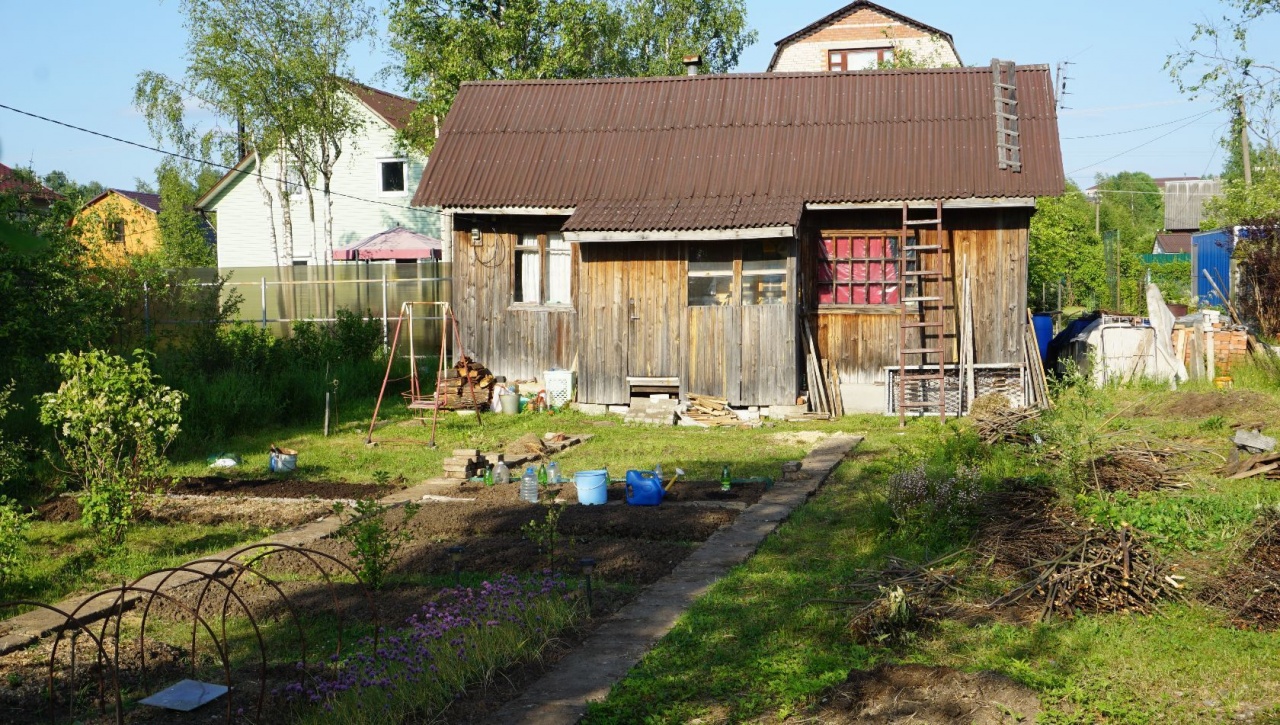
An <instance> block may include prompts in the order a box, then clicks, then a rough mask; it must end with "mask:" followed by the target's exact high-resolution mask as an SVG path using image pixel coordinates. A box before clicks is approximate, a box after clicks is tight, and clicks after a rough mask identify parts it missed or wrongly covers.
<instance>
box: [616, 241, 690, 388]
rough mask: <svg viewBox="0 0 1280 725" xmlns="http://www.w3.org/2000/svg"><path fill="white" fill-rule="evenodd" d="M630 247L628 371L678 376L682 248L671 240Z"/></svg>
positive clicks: (637, 374) (640, 374) (639, 374)
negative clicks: (664, 242) (663, 242)
mask: <svg viewBox="0 0 1280 725" xmlns="http://www.w3.org/2000/svg"><path fill="white" fill-rule="evenodd" d="M625 246H626V247H629V248H630V250H629V251H630V258H631V264H630V265H629V268H628V272H629V274H628V275H627V277H628V280H627V322H628V325H629V328H630V329H629V330H628V332H627V337H628V340H629V341H630V348H629V350H628V354H627V357H628V359H627V374H628V375H630V376H631V377H640V378H678V377H679V376H680V349H681V348H680V315H681V311H682V310H683V309H684V297H683V292H684V287H683V283H684V274H683V272H682V269H683V265H682V264H681V252H682V250H681V249H680V247H679V245H677V244H675V243H670V242H669V243H666V244H661V243H641V244H628V245H625Z"/></svg>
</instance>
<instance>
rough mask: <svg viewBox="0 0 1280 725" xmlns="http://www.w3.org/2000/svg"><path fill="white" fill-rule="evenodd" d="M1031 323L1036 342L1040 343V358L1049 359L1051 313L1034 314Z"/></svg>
mask: <svg viewBox="0 0 1280 725" xmlns="http://www.w3.org/2000/svg"><path fill="white" fill-rule="evenodd" d="M1031 319H1032V321H1033V322H1032V324H1033V326H1034V327H1035V331H1036V342H1037V343H1039V344H1040V360H1041V361H1042V362H1041V364H1043V361H1044V360H1048V359H1049V342H1050V341H1052V340H1053V315H1049V314H1039V315H1034V316H1033V317H1032V318H1031Z"/></svg>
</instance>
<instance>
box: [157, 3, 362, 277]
mask: <svg viewBox="0 0 1280 725" xmlns="http://www.w3.org/2000/svg"><path fill="white" fill-rule="evenodd" d="M181 5H182V13H183V17H184V22H183V26H184V28H185V29H186V32H187V45H186V50H187V67H186V70H185V72H184V74H183V75H182V76H181V77H178V78H175V77H170V76H167V75H165V74H162V73H158V72H155V71H144V72H143V73H141V74H139V76H138V81H137V84H136V86H135V89H134V104H135V105H136V106H137V107H138V108H139V110H141V111H142V113H143V114H144V116H145V117H146V119H147V123H148V126H149V128H150V129H151V132H152V135H153V136H155V137H156V139H157V140H159V141H161V142H162V143H165V142H168V143H170V144H172V145H174V146H175V147H176V148H178V149H179V150H181V151H182V152H183V153H185V154H188V155H195V156H199V157H200V158H206V159H209V158H213V159H219V160H221V161H223V162H224V163H230V162H231V161H232V160H233V159H235V157H236V155H237V153H236V152H237V150H238V148H239V147H241V146H243V149H244V151H245V154H246V156H248V157H250V158H251V159H252V165H253V171H252V173H253V176H254V182H255V183H256V185H257V187H258V189H259V191H260V192H261V193H262V197H263V204H264V206H265V207H266V209H267V214H268V218H269V222H270V224H269V226H270V239H271V246H272V251H273V254H274V256H275V258H276V263H277V264H281V265H287V264H289V263H290V262H291V261H292V259H293V254H294V235H293V217H292V206H291V203H290V202H291V200H292V199H294V198H295V196H296V195H297V194H298V193H299V190H298V186H301V187H302V191H303V192H304V193H306V194H307V195H308V208H309V210H313V209H314V204H313V203H312V202H311V200H310V198H309V195H310V188H311V187H310V184H309V183H299V182H302V181H309V180H310V178H312V176H311V175H312V174H320V177H321V179H322V189H323V190H324V194H325V204H324V210H325V229H326V235H325V242H326V247H328V248H330V249H331V248H332V231H331V230H332V216H331V215H332V207H331V203H330V197H329V189H330V186H331V184H330V181H331V176H332V172H333V168H334V163H335V162H336V160H337V157H338V156H340V155H341V151H340V149H341V146H342V144H344V143H345V142H347V141H348V136H349V135H350V131H351V130H352V129H353V128H354V126H355V124H356V123H357V119H356V116H355V112H354V109H353V107H352V106H351V105H350V103H347V102H344V101H343V100H341V99H339V98H338V96H340V95H342V93H343V89H342V88H341V85H340V84H341V78H340V76H341V75H342V74H344V73H347V72H349V68H348V67H347V56H348V51H349V48H350V46H351V45H352V44H353V43H354V42H356V41H358V40H360V39H361V38H365V37H369V36H370V34H371V32H372V28H373V22H372V19H373V11H372V10H371V9H370V8H369V7H368V5H366V4H365V3H364V2H363V0H315V1H314V2H307V3H300V2H297V1H296V0H182V2H181ZM193 105H194V106H195V107H198V108H199V109H201V110H203V111H205V112H208V113H210V114H212V115H213V116H214V118H215V119H216V123H215V124H214V125H213V126H212V127H201V126H200V125H199V124H198V123H197V122H195V121H193V119H192V118H191V116H190V115H189V114H188V109H189V108H190V107H191V106H193ZM317 143H322V144H323V145H324V146H325V150H324V151H319V150H315V149H313V148H312V146H314V145H315V144H317ZM335 147H337V148H338V149H339V150H338V151H337V152H335V151H334V148H335ZM268 183H271V184H272V185H274V187H275V191H276V193H275V194H274V195H273V194H272V193H271V191H270V189H269V188H268ZM277 201H278V202H279V205H280V215H281V221H282V224H281V227H280V229H281V232H280V234H279V235H278V236H277V234H276V221H275V205H276V202H277ZM312 218H313V221H314V214H312ZM325 256H326V259H327V258H328V255H327V254H326V255H325Z"/></svg>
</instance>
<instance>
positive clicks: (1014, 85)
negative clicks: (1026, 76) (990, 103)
mask: <svg viewBox="0 0 1280 725" xmlns="http://www.w3.org/2000/svg"><path fill="white" fill-rule="evenodd" d="M991 85H992V95H993V96H995V100H996V108H995V118H996V155H997V156H996V158H997V160H998V162H999V166H1000V170H1001V171H1012V172H1014V173H1021V172H1022V132H1021V131H1020V130H1019V128H1018V71H1017V67H1016V66H1015V65H1014V64H1013V62H1012V61H1007V60H1000V59H998V58H993V59H992V61H991Z"/></svg>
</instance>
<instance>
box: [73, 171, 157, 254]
mask: <svg viewBox="0 0 1280 725" xmlns="http://www.w3.org/2000/svg"><path fill="white" fill-rule="evenodd" d="M74 224H75V225H76V226H77V228H78V229H79V230H80V241H81V242H82V243H83V244H84V245H85V246H86V247H88V248H90V249H92V250H94V251H95V253H97V254H98V255H99V256H100V258H101V259H102V260H103V261H105V262H107V263H109V264H122V263H124V262H125V261H126V260H128V258H129V257H131V256H141V255H145V254H150V253H152V252H156V251H158V250H159V249H160V195H159V194H150V193H146V192H141V191H128V190H125V189H107V190H106V191H104V192H102V193H101V194H98V195H97V196H95V197H93V198H92V199H90V200H89V201H87V202H85V205H84V206H82V207H80V210H79V211H77V212H76V216H75V219H74Z"/></svg>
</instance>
